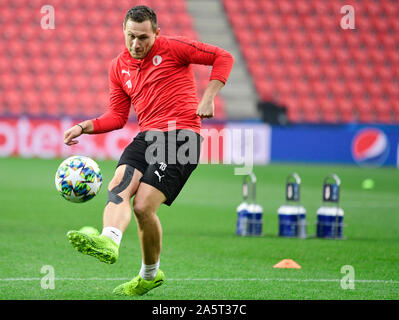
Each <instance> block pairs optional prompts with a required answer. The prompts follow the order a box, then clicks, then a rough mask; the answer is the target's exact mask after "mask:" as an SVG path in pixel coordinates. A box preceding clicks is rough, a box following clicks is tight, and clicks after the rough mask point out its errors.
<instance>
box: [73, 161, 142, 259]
mask: <svg viewBox="0 0 399 320" xmlns="http://www.w3.org/2000/svg"><path fill="white" fill-rule="evenodd" d="M141 177H142V173H141V172H140V171H138V170H135V169H134V168H133V167H131V166H129V165H121V166H119V167H118V168H117V169H116V171H115V175H114V177H113V179H112V180H111V182H110V183H109V186H108V201H107V205H106V207H105V209H104V215H103V226H104V228H103V231H102V233H101V235H99V234H95V233H93V232H85V230H84V229H83V230H82V229H81V230H79V231H76V230H72V231H69V232H68V234H67V236H68V240H69V242H70V243H71V244H72V245H73V246H74V247H75V248H76V249H77V250H78V251H80V252H82V253H83V254H87V255H91V256H94V257H96V258H97V259H99V260H100V261H102V262H106V263H114V262H115V261H116V260H117V258H118V252H119V245H120V242H121V239H122V234H123V232H124V231H125V230H126V228H127V226H128V225H129V223H130V220H131V210H132V207H131V201H130V200H131V198H132V197H133V195H134V194H135V193H136V191H137V189H138V185H139V183H140V178H141Z"/></svg>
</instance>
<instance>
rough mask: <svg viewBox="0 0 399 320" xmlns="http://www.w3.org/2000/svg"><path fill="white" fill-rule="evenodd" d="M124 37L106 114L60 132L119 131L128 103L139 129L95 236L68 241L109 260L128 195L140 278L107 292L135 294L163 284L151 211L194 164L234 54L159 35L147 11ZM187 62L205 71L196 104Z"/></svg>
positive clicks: (129, 17)
mask: <svg viewBox="0 0 399 320" xmlns="http://www.w3.org/2000/svg"><path fill="white" fill-rule="evenodd" d="M123 33H124V36H125V43H126V49H125V50H124V51H123V52H121V53H120V54H119V55H118V56H117V57H116V58H115V59H113V60H112V62H111V64H110V68H109V89H110V93H109V95H110V98H109V109H108V111H107V112H106V113H104V114H103V115H102V116H100V117H99V118H97V119H91V120H87V121H84V122H81V123H79V124H76V125H75V126H73V127H71V128H70V129H68V130H67V131H65V132H64V143H65V144H67V145H69V146H71V145H74V144H76V143H78V140H77V139H76V138H77V137H79V136H80V135H81V134H99V133H105V132H109V131H112V130H117V129H120V128H122V127H123V126H124V125H125V124H126V122H127V120H128V116H129V111H130V107H131V106H132V105H133V107H134V109H135V112H136V114H137V120H138V124H139V129H140V132H139V134H138V135H137V136H136V137H135V138H134V139H133V141H132V142H131V144H129V145H128V146H127V147H126V149H125V150H124V152H123V153H122V155H121V157H120V160H119V162H118V164H117V167H116V170H115V174H114V177H113V178H112V180H111V181H110V183H109V185H108V201H107V204H106V206H105V209H104V213H103V230H102V233H101V234H99V232H98V231H96V232H93V231H90V230H85V229H81V230H79V231H76V230H72V231H69V232H68V234H67V237H68V240H69V242H70V243H71V244H72V245H73V246H74V247H75V248H76V249H77V250H78V251H80V252H82V253H84V254H87V255H91V256H94V257H96V258H98V259H99V260H100V261H103V262H106V263H114V262H115V261H116V260H117V258H118V249H119V245H120V242H121V239H122V235H123V233H124V231H125V230H126V228H127V227H128V225H129V223H130V220H131V211H132V204H131V199H132V198H133V197H134V199H133V211H134V217H135V219H136V223H137V226H138V236H139V240H140V245H141V254H142V265H141V269H140V272H139V275H137V276H136V277H135V278H133V279H132V280H131V281H129V282H127V283H124V284H121V285H120V286H118V287H117V288H115V290H114V293H116V294H119V295H127V296H134V295H143V294H145V293H147V292H148V291H149V290H151V289H153V288H155V287H158V286H160V285H161V284H162V283H163V282H164V280H165V276H164V274H163V272H162V271H161V270H160V269H159V263H160V254H161V246H162V228H161V224H160V221H159V219H158V216H157V214H156V212H157V209H158V208H159V207H160V205H161V204H162V203H164V204H166V205H168V206H170V205H171V204H172V203H173V201H174V200H175V199H176V197H177V196H178V194H179V192H180V191H181V189H182V188H183V186H184V184H185V183H186V181H187V179H188V178H189V176H190V175H191V173H192V172H193V170H194V169H195V168H196V166H197V164H198V160H199V152H200V146H201V141H202V139H203V138H202V137H201V136H200V128H201V119H202V118H211V117H213V115H214V98H215V96H216V94H217V93H218V92H219V90H220V89H221V88H222V87H223V86H224V84H225V82H226V81H227V78H228V76H229V74H230V71H231V68H232V65H233V57H232V55H231V54H230V53H229V52H227V51H225V50H223V49H221V48H218V47H216V46H213V45H209V44H205V43H201V42H199V41H195V40H191V39H188V38H185V37H178V36H176V37H171V36H162V35H160V28H159V27H158V25H157V17H156V14H155V12H154V11H153V10H152V9H151V8H149V7H146V6H135V7H133V8H131V9H130V10H129V11H128V12H127V14H126V16H125V19H124V22H123ZM191 64H203V65H209V66H212V71H211V75H210V80H209V83H208V85H207V87H206V89H205V91H204V94H203V96H202V98H201V100H200V101H198V98H197V94H196V86H195V81H194V74H193V70H192V66H191ZM151 148H152V149H151ZM181 148H183V151H184V152H183V153H182V152H180V153H179V151H181ZM150 150H152V151H150ZM169 155H175V157H173V156H172V157H169ZM176 155H177V157H176ZM179 155H180V158H179ZM182 159H183V160H182ZM187 159H188V160H189V161H187Z"/></svg>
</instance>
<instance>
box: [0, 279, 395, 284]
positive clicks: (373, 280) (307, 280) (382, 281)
mask: <svg viewBox="0 0 399 320" xmlns="http://www.w3.org/2000/svg"><path fill="white" fill-rule="evenodd" d="M40 280H42V278H0V282H12V281H40ZM54 280H55V281H129V280H131V278H54ZM166 280H167V281H261V282H267V281H277V282H340V281H341V279H294V278H192V279H190V278H172V279H166ZM354 282H355V283H356V282H357V283H383V284H399V280H376V279H358V280H356V279H355V280H354Z"/></svg>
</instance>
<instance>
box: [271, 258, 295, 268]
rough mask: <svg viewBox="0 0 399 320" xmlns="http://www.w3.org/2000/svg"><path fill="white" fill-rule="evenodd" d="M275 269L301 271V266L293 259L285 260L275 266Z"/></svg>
mask: <svg viewBox="0 0 399 320" xmlns="http://www.w3.org/2000/svg"><path fill="white" fill-rule="evenodd" d="M273 268H292V269H301V266H300V265H299V264H297V263H296V262H295V261H294V260H291V259H283V260H281V261H280V262H279V263H277V264H275V265H274V266H273Z"/></svg>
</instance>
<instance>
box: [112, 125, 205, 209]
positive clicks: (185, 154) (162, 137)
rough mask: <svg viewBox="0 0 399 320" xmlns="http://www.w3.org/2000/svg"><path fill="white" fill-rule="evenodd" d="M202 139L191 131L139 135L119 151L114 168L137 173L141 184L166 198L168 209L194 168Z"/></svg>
mask: <svg viewBox="0 0 399 320" xmlns="http://www.w3.org/2000/svg"><path fill="white" fill-rule="evenodd" d="M202 140H203V138H202V137H201V136H200V135H199V134H197V133H196V132H194V131H192V130H186V129H180V130H173V131H168V132H160V131H145V132H140V133H139V134H138V135H137V136H136V137H135V138H134V139H133V141H132V142H131V143H130V144H129V145H128V146H127V147H126V149H125V150H124V151H123V153H122V155H121V158H120V159H119V162H118V165H117V167H118V166H120V165H123V164H128V165H130V166H132V167H134V168H135V169H137V170H139V171H140V172H141V173H142V174H143V177H142V178H141V180H140V181H141V182H145V183H147V184H149V185H151V186H153V187H155V188H157V189H158V190H160V191H161V192H162V193H163V194H164V195H165V197H166V201H165V202H164V203H165V204H166V205H168V206H170V205H171V204H172V202H173V201H174V200H175V199H176V197H177V196H178V194H179V193H180V191H181V190H182V188H183V186H184V184H185V183H186V181H187V179H188V178H189V177H190V175H191V173H192V172H193V171H194V169H195V168H196V167H197V165H198V161H199V157H200V151H201V143H202Z"/></svg>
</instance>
